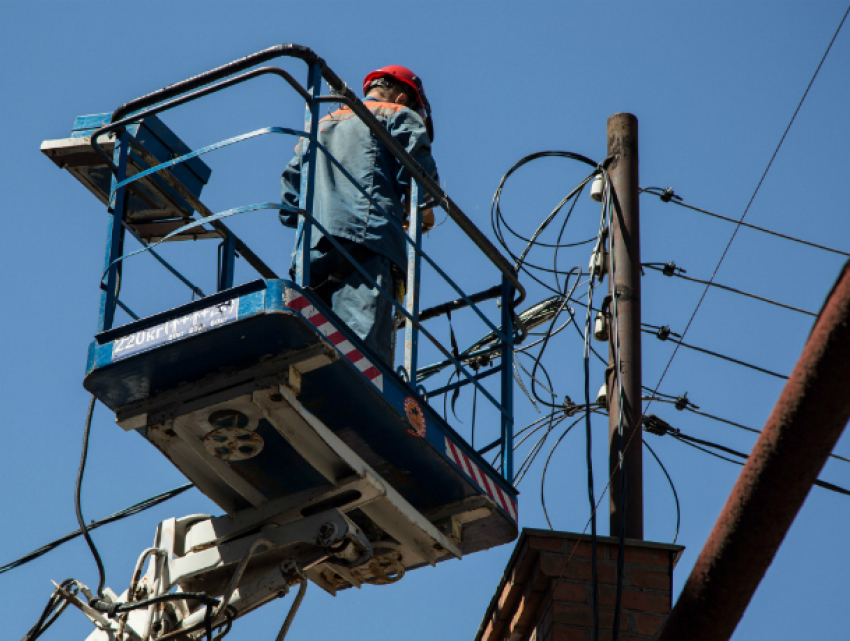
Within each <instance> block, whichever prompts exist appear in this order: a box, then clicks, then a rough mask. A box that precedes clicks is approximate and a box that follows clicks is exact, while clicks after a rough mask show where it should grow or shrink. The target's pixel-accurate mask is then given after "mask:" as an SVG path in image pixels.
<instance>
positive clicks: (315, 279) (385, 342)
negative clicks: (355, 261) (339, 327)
mask: <svg viewBox="0 0 850 641" xmlns="http://www.w3.org/2000/svg"><path fill="white" fill-rule="evenodd" d="M336 240H338V241H339V242H340V244H341V245H342V246H343V247H345V249H346V251H348V252H349V253H352V252H357V253H358V254H359V258H360V260H359V263H360V266H361V267H363V269H364V270H365V271H366V273H367V274H369V276H371V277H372V279H373V280H374V281H375V282H376V283H377V284H378V285H379V286H380V287H381V289H383V290H384V291H385V292H387V293H388V294H389V295H390V296H393V295H394V294H395V291H394V287H393V269H392V263H391V262H390V260H389V259H388V258H385V257H384V256H381V255H380V254H376V253H374V252H372V251H369V250H365V249H363V248H360V247H358V246H357V244H356V243H354V242H352V241H349V240H344V239H341V238H337V239H336ZM356 257H357V256H355V258H356ZM346 265H350V264H349V263H348V261H347V260H346V259H345V257H344V256H343V255H342V253H340V251H339V250H338V249H337V248H336V247H334V246H333V245H332V244H331V243H330V242H329V241H327V240H325V239H322V242H320V243H319V245H318V246H317V247H315V248H314V249H313V250H311V252H310V286H311V288H312V289H313V291H314V292H316V293H317V294H318V295H319V297H320V298H321V299H322V301H323V302H324V303H325V304H326V305H328V306H329V307H330V308H331V309H332V310H333V311H334V313H335V314H336V315H337V316H338V317H339V318H340V320H342V322H344V323H345V324H346V325H347V326H348V327H349V329H351V331H353V332H354V333H355V334H356V335H357V337H358V338H360V340H362V341H363V342H364V343H365V344H366V345H367V346H368V347H369V348H370V349H371V350H372V351H373V352H375V354H376V355H377V356H378V357H379V358H381V360H383V361H384V363H386V364H387V365H389V366H390V368H392V367H393V365H394V363H393V356H394V355H393V351H392V332H393V331H394V329H393V305H392V303H391V302H390V301H389V300H387V299H386V298H384V296H383V295H382V294H381V293H380V292H379V291H378V289H377V288H376V287H374V286H373V285H372V284H371V283H369V282H367V281H366V279H365V278H364V277H363V275H362V274H361V273H360V272H359V271H358V270H357V269H356V268H353V267H350V266H349V267H346ZM340 272H342V274H340ZM346 272H347V273H346ZM340 275H341V278H336V277H335V276H340Z"/></svg>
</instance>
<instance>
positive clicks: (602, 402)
mask: <svg viewBox="0 0 850 641" xmlns="http://www.w3.org/2000/svg"><path fill="white" fill-rule="evenodd" d="M596 404H597V405H599V406H600V407H605V406H607V405H608V384H607V383H602V387H600V388H599V393H598V394H597V395H596Z"/></svg>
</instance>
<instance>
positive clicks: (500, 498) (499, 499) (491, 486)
mask: <svg viewBox="0 0 850 641" xmlns="http://www.w3.org/2000/svg"><path fill="white" fill-rule="evenodd" d="M446 454H448V455H449V458H450V459H451V460H452V461H454V462H455V464H456V465H457V466H458V467H459V468H460V469H462V470H463V471H464V472H466V473H467V475H469V477H470V478H472V480H474V481H475V482H476V483H478V485H479V486H480V487H481V488H482V489H483V490H484V491H485V492H487V494H488V495H489V496H490V498H491V499H493V500H494V501H495V502H496V503H497V504H498V505H500V506H501V507H502V509H503V510H505V512H507V513H508V514H510V516H511V518H512V519H513V520H514V521H518V516H519V515H518V512H517V504H516V501H514V500H513V499H512V498H511V497H510V496H508V494H507V493H506V492H503V491H502V488H500V487H499V486H498V484H496V483H495V482H494V481H493V480H491V479H490V478H489V477H488V476H487V474H485V473H484V472H483V471H482V470H481V469H480V468H479V467H478V466H477V465H476V464H475V463H474V462H473V461H472V460H471V459H470V458H469V457H468V456H467V455H466V454H464V453H463V452H462V451H461V449H460V448H459V447H457V446H456V445H455V444H454V443H452V441H451V440H450V439H449V438H448V437H447V438H446Z"/></svg>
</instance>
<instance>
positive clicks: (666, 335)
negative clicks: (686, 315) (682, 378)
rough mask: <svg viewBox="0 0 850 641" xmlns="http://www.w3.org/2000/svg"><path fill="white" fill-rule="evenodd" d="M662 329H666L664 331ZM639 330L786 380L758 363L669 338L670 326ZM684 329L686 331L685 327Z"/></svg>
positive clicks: (785, 377)
mask: <svg viewBox="0 0 850 641" xmlns="http://www.w3.org/2000/svg"><path fill="white" fill-rule="evenodd" d="M664 330H666V332H665V331H664ZM640 331H642V332H643V333H644V334H652V335H653V336H655V337H656V338H658V340H662V341H670V342H671V343H675V344H676V345H677V346H678V345H681V346H682V347H687V348H688V349H692V350H694V351H696V352H702V353H703V354H708V355H709V356H714V357H715V358H720V359H723V360H724V361H729V362H730V363H735V364H736V365H741V366H742V367H747V368H749V369H752V370H756V371H757V372H762V373H764V374H770V375H771V376H775V377H776V378H781V379H783V380H788V377H787V376H786V375H785V374H778V373H777V372H773V371H771V370H769V369H765V368H763V367H759V366H758V365H753V364H752V363H747V362H746V361H741V360H738V359H737V358H732V357H731V356H724V355H723V354H720V353H718V352H713V351H711V350H710V349H704V348H702V347H697V346H696V345H690V344H689V343H685V342H683V341H681V340H677V339H675V338H670V336H669V333H670V328H669V327H662V328H661V329H660V330H659V331H657V332H654V331H652V330H650V329H643V328H641V330H640ZM685 331H687V329H686V330H685ZM675 354H676V352H675V351H674V352H673V355H674V356H675ZM671 360H672V357H671Z"/></svg>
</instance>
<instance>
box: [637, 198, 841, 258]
mask: <svg viewBox="0 0 850 641" xmlns="http://www.w3.org/2000/svg"><path fill="white" fill-rule="evenodd" d="M641 193H646V194H651V195H653V196H658V197H659V198H660V199H661V200H662V201H663V202H665V203H668V202H672V203H673V204H674V205H679V207H684V208H685V209H691V210H693V211H697V212H699V213H701V214H707V215H708V216H713V217H714V218H719V219H720V220H725V221H728V222H730V223H736V224H737V223H738V221H737V220H735V219H734V218H729V217H727V216H722V215H721V214H718V213H715V212H713V211H709V210H707V209H702V208H700V207H696V206H694V205H689V204H688V203H686V202H683V201H682V199H681V197H680V196H677V195H676V194H675V193H673V189H672V188H671V187H668V188H667V189H664V190H662V189H661V188H660V187H647V188H646V189H641ZM740 225H741V227H748V228H750V229H754V230H756V231H760V232H764V233H765V234H770V235H771V236H777V237H779V238H784V239H785V240H790V241H792V242H795V243H800V244H801V245H807V246H808V247H814V248H815V249H822V250H824V251H828V252H832V253H833V254H838V255H840V256H848V257H850V252H845V251H842V250H840V249H835V248H833V247H827V246H826V245H819V244H818V243H813V242H811V241H809V240H803V239H802V238H797V237H795V236H789V235H787V234H782V233H780V232H778V231H773V230H772V229H767V228H766V227H759V226H758V225H753V224H752V223H745V222H741V223H740Z"/></svg>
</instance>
